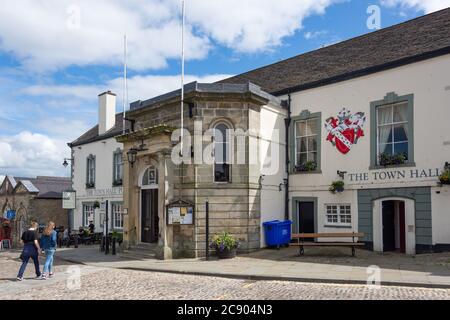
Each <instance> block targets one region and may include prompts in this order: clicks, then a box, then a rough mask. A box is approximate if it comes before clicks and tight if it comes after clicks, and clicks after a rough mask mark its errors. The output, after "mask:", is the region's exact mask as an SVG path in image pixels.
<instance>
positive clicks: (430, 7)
mask: <svg viewBox="0 0 450 320" xmlns="http://www.w3.org/2000/svg"><path fill="white" fill-rule="evenodd" d="M380 2H381V4H382V5H383V6H386V7H396V6H399V7H401V8H412V9H415V10H418V11H423V12H425V13H431V12H435V11H438V10H441V9H445V8H448V7H450V0H380Z"/></svg>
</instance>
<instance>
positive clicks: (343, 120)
mask: <svg viewBox="0 0 450 320" xmlns="http://www.w3.org/2000/svg"><path fill="white" fill-rule="evenodd" d="M365 123H366V116H365V114H364V112H357V113H354V114H352V113H351V112H350V110H347V109H345V108H343V109H342V111H341V112H339V114H338V116H337V118H334V117H330V118H328V119H327V120H326V121H325V128H326V129H327V131H328V136H327V141H330V142H331V144H332V145H333V146H334V147H336V149H337V150H338V151H339V152H341V153H342V154H347V153H349V152H350V150H351V149H352V147H353V145H355V144H356V143H357V142H358V140H359V138H361V137H364V130H363V127H364V124H365Z"/></svg>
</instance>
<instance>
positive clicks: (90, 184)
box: [86, 182, 95, 189]
mask: <svg viewBox="0 0 450 320" xmlns="http://www.w3.org/2000/svg"><path fill="white" fill-rule="evenodd" d="M93 188H95V183H93V182H88V183H86V189H93Z"/></svg>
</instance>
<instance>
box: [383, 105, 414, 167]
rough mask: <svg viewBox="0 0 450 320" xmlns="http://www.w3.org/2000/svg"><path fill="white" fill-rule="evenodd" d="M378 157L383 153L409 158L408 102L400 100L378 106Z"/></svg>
mask: <svg viewBox="0 0 450 320" xmlns="http://www.w3.org/2000/svg"><path fill="white" fill-rule="evenodd" d="M377 119H378V123H377V137H378V140H377V141H378V146H377V152H378V159H380V157H381V156H382V155H385V156H396V155H403V156H404V158H405V159H404V160H408V159H409V154H408V149H409V148H408V143H409V135H410V132H409V125H408V102H400V103H395V104H390V105H384V106H379V107H378V108H377Z"/></svg>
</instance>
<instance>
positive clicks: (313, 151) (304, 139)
mask: <svg viewBox="0 0 450 320" xmlns="http://www.w3.org/2000/svg"><path fill="white" fill-rule="evenodd" d="M318 129H319V128H318V124H317V119H316V118H311V119H308V120H299V121H296V122H295V157H296V158H295V164H296V165H297V166H300V165H304V164H305V163H307V162H309V161H311V162H314V163H317V138H318Z"/></svg>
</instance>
